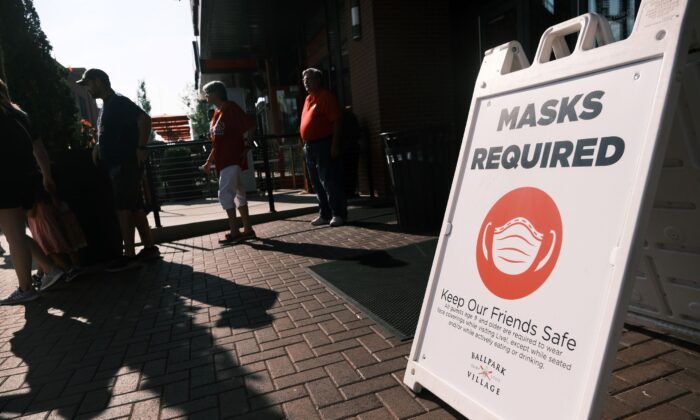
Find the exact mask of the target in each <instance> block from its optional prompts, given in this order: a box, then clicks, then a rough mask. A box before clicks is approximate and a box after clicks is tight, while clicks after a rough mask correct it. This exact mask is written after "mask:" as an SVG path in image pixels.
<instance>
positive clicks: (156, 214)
mask: <svg viewBox="0 0 700 420" xmlns="http://www.w3.org/2000/svg"><path fill="white" fill-rule="evenodd" d="M149 152H150V151H149ZM146 183H147V184H148V189H149V190H150V191H149V193H150V194H149V195H150V199H151V203H150V204H151V209H152V210H153V219H155V222H156V227H158V228H162V227H163V225H162V224H161V222H160V203H159V202H158V193H157V192H156V188H155V182H154V181H153V169H152V168H151V156H150V153H149V156H148V157H147V158H146Z"/></svg>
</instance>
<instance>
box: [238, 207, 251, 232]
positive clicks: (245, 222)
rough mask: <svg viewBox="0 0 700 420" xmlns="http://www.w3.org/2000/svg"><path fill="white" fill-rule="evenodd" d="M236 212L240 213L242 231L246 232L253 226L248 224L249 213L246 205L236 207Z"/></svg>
mask: <svg viewBox="0 0 700 420" xmlns="http://www.w3.org/2000/svg"><path fill="white" fill-rule="evenodd" d="M238 212H239V213H241V222H243V233H247V232H250V231H252V230H253V226H252V225H251V224H250V214H249V212H248V205H247V204H246V205H245V206H241V207H239V208H238Z"/></svg>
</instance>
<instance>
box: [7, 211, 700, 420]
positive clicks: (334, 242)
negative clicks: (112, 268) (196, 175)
mask: <svg viewBox="0 0 700 420" xmlns="http://www.w3.org/2000/svg"><path fill="white" fill-rule="evenodd" d="M386 212H387V211H386V210H385V209H383V210H382V209H365V210H358V211H355V212H354V213H353V215H352V216H353V218H354V219H355V220H358V219H360V222H359V223H358V224H357V225H355V226H346V227H342V228H336V229H331V228H328V227H322V228H311V227H310V226H309V225H308V220H309V219H310V217H311V216H309V217H303V218H294V219H290V220H285V221H278V222H272V223H268V224H264V225H260V226H258V227H257V232H258V235H259V236H260V237H261V238H265V239H264V240H261V241H256V242H254V243H251V244H249V245H237V246H232V247H224V248H222V247H220V246H219V245H218V244H217V240H218V238H219V236H218V235H208V236H202V237H197V238H192V239H189V240H183V241H178V242H175V243H169V244H164V245H163V246H162V248H161V250H162V251H163V253H164V256H163V257H164V258H163V260H162V261H160V262H157V263H154V264H151V265H150V266H147V267H145V268H143V269H142V270H140V271H138V270H137V271H134V272H131V273H121V274H118V275H116V274H115V275H107V274H95V275H91V276H86V277H84V278H82V279H80V280H78V281H76V282H74V283H71V284H63V285H61V286H59V287H56V289H55V290H52V291H49V292H47V293H46V294H45V295H44V296H43V297H42V298H41V299H40V300H39V301H37V302H34V303H32V304H30V305H27V306H26V307H23V306H20V307H3V308H0V319H2V324H1V326H0V417H2V418H13V417H22V416H24V417H23V418H32V419H34V418H36V419H49V418H52V419H53V418H73V417H77V418H105V419H112V418H134V419H149V418H153V419H170V418H183V417H192V418H220V417H221V418H251V419H252V418H259V419H268V418H269V419H274V418H300V419H316V418H321V419H337V418H348V417H350V418H353V417H354V418H358V419H387V418H424V419H442V418H447V419H449V418H456V417H459V416H458V414H457V413H455V412H454V411H453V410H451V409H450V408H449V407H448V406H447V405H445V404H444V403H442V402H441V401H440V400H439V399H437V398H435V397H434V396H432V395H431V394H429V393H427V392H426V393H422V394H420V395H414V394H413V393H411V392H410V391H409V390H408V389H407V388H405V387H404V386H403V385H402V383H401V378H402V376H403V371H404V368H405V366H406V360H407V357H408V354H409V352H410V342H401V341H399V340H398V339H396V338H395V337H393V336H392V335H391V334H390V333H389V332H387V331H386V330H385V329H383V328H382V327H381V326H379V325H377V324H376V323H374V322H373V321H371V320H369V319H368V318H367V317H366V316H365V315H364V314H363V313H361V312H360V311H358V309H357V308H355V307H353V306H351V305H349V304H348V303H346V302H345V301H344V300H343V299H342V298H339V297H338V296H336V295H334V294H333V293H332V292H331V291H330V290H328V289H327V288H326V287H325V286H323V285H322V284H321V283H319V282H318V281H316V280H315V279H313V278H312V277H310V276H309V275H308V274H307V273H306V272H305V270H304V267H305V266H309V265H313V264H317V263H320V262H323V261H327V260H333V259H337V258H342V257H347V256H352V255H357V254H360V253H363V252H365V251H366V250H376V249H389V248H394V247H399V246H402V245H407V244H410V243H414V242H417V241H420V240H423V239H425V238H424V237H421V236H415V235H407V234H403V233H399V232H397V231H396V230H395V229H394V228H393V226H392V225H391V224H386V223H385V222H386V221H387V220H391V219H392V217H391V216H390V215H385V213H386ZM15 284H16V283H15V278H14V274H13V272H12V270H11V269H10V267H9V265H7V264H6V265H5V266H4V267H0V293H2V294H3V295H5V294H7V293H9V292H10V290H11V289H12V287H14V286H15ZM699 394H700V357H699V356H698V353H696V352H693V351H690V350H688V349H687V348H686V347H682V346H678V345H675V344H671V343H669V342H666V341H662V340H658V339H653V338H652V337H651V336H649V335H646V334H643V333H640V332H636V331H625V333H624V334H623V336H622V337H621V340H620V349H619V352H618V357H617V363H616V366H615V371H614V373H613V375H612V378H611V383H610V396H609V398H608V400H607V402H606V404H605V410H604V417H605V418H623V417H631V418H636V419H652V418H663V419H685V418H688V419H691V418H698V417H700V398H699V396H698V395H699Z"/></svg>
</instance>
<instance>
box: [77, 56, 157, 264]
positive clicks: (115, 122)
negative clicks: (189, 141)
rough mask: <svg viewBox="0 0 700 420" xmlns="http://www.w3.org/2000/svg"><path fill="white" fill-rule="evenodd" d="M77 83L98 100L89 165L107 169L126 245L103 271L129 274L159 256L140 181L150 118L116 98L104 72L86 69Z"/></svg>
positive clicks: (139, 109)
mask: <svg viewBox="0 0 700 420" xmlns="http://www.w3.org/2000/svg"><path fill="white" fill-rule="evenodd" d="M77 83H78V84H79V85H84V86H85V87H86V88H87V90H88V92H89V93H90V95H92V97H94V98H99V99H102V110H101V111H100V115H99V117H98V120H97V141H98V142H97V144H96V145H95V148H94V149H93V161H94V162H95V164H96V165H98V164H102V165H103V166H104V168H105V169H106V170H107V173H108V176H109V179H110V181H111V184H112V193H113V196H114V206H115V210H116V213H117V219H118V220H119V229H120V231H121V235H122V241H123V242H124V255H123V256H122V257H121V258H120V259H119V260H118V261H116V262H115V263H113V264H112V265H110V266H109V267H108V268H107V271H111V272H117V271H122V270H126V269H130V268H133V267H136V266H138V265H140V264H141V262H143V261H147V260H152V259H156V258H158V257H160V250H159V249H158V247H157V246H156V245H155V243H154V241H153V235H152V233H151V228H150V226H149V225H148V219H147V218H146V211H145V208H146V206H145V203H144V200H143V187H142V182H141V181H142V179H143V168H144V164H145V162H146V158H147V155H146V150H145V146H146V143H147V142H148V140H149V138H150V134H151V117H150V116H149V115H148V114H147V113H146V112H145V111H144V110H143V109H141V108H140V107H139V106H137V105H136V104H135V103H133V102H132V101H131V99H129V98H127V97H126V96H123V95H120V94H118V93H116V92H115V91H114V90H113V89H112V86H111V83H110V81H109V76H108V75H107V73H105V72H104V71H102V70H99V69H88V70H86V71H85V73H83V76H82V78H81V79H80V80H78V81H77ZM135 229H138V231H139V236H140V237H141V242H142V243H143V245H144V248H143V249H142V250H141V251H140V252H139V253H138V255H136V252H135V247H134V233H135Z"/></svg>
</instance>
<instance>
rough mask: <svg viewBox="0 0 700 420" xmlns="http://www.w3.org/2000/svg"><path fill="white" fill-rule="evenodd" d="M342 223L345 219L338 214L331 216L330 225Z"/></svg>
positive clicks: (335, 225) (334, 225)
mask: <svg viewBox="0 0 700 420" xmlns="http://www.w3.org/2000/svg"><path fill="white" fill-rule="evenodd" d="M344 224H345V221H344V220H343V218H342V217H340V216H333V218H332V219H331V227H338V226H343V225H344Z"/></svg>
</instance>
